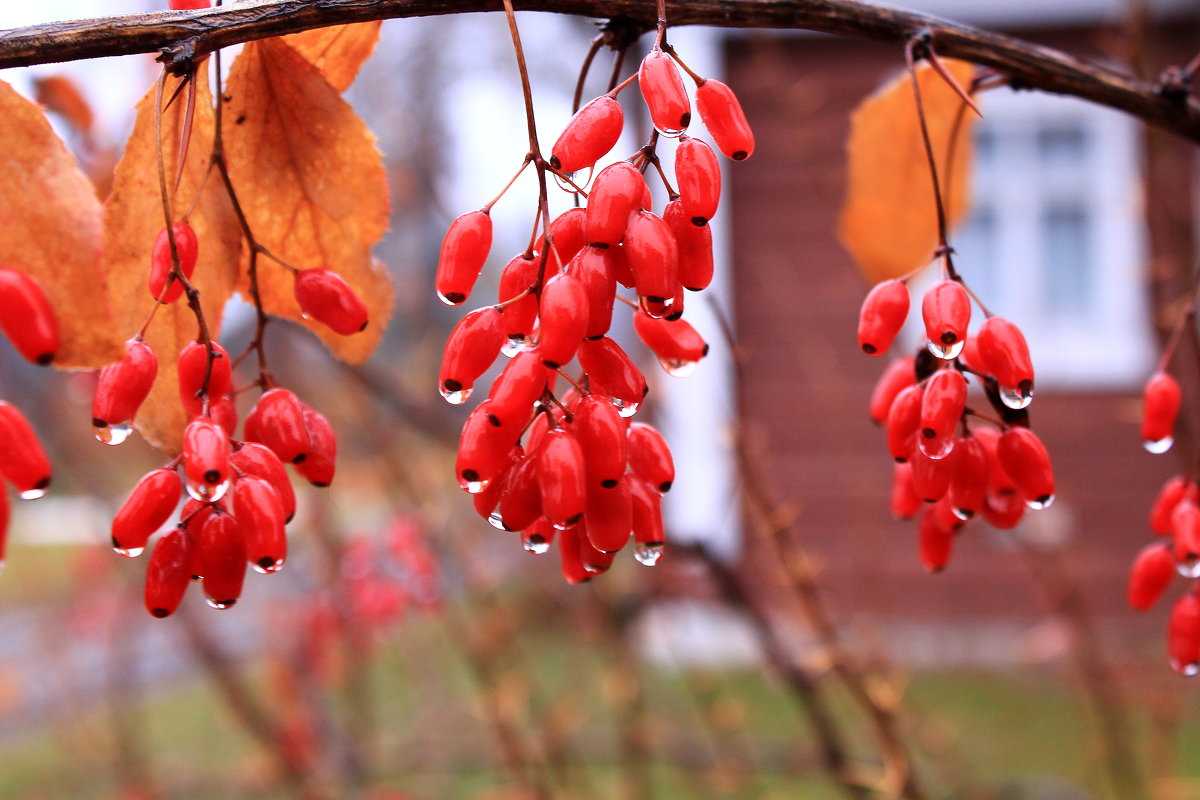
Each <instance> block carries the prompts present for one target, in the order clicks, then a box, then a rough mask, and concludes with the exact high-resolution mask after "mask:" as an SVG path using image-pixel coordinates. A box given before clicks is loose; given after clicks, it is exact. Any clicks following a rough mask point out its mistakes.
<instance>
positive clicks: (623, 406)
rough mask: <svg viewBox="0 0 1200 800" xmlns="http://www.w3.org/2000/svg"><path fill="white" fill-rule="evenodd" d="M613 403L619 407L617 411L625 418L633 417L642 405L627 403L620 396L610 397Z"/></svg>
mask: <svg viewBox="0 0 1200 800" xmlns="http://www.w3.org/2000/svg"><path fill="white" fill-rule="evenodd" d="M609 399H610V400H612V404H613V405H614V406H616V407H617V413H618V414H620V415H621V416H622V417H624V418H625V419H628V418H629V417H632V416H633V415H634V414H636V413H637V410H638V409H639V408H641V407H642V404H641V403H627V402H625V401H624V400H622V399H621V398H619V397H610V398H609Z"/></svg>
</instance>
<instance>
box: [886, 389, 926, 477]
mask: <svg viewBox="0 0 1200 800" xmlns="http://www.w3.org/2000/svg"><path fill="white" fill-rule="evenodd" d="M924 399H925V387H923V386H921V385H920V384H913V385H909V386H906V387H904V388H903V389H901V390H900V392H899V394H897V395H896V399H895V400H894V401H893V402H892V405H891V407H890V408H889V409H888V414H887V422H886V429H887V446H888V453H890V454H891V456H892V458H893V459H895V460H896V461H908V460H909V459H910V458H912V457H913V451H914V450H916V449H917V447H916V444H917V435H918V429H919V428H920V427H921V406H922V404H923V401H924Z"/></svg>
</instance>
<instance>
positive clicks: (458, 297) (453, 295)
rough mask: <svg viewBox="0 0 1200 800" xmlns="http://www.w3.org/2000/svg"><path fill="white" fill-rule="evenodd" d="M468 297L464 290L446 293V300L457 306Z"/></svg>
mask: <svg viewBox="0 0 1200 800" xmlns="http://www.w3.org/2000/svg"><path fill="white" fill-rule="evenodd" d="M466 299H467V296H466V295H465V294H463V293H462V292H450V294H448V295H446V301H447V302H448V303H450V304H451V305H455V306H456V305H458V304H459V303H461V302H462V301H464V300H466Z"/></svg>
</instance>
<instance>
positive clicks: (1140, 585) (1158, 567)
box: [1129, 543, 1175, 611]
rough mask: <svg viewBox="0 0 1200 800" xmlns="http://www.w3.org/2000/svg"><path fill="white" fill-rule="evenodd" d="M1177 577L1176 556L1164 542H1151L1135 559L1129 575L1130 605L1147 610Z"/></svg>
mask: <svg viewBox="0 0 1200 800" xmlns="http://www.w3.org/2000/svg"><path fill="white" fill-rule="evenodd" d="M1174 577H1175V557H1174V556H1173V555H1171V549H1170V548H1169V547H1167V546H1166V545H1164V544H1158V543H1155V544H1149V545H1146V546H1145V547H1143V548H1142V551H1141V552H1140V553H1138V555H1137V558H1136V559H1134V561H1133V569H1132V571H1131V572H1130V575H1129V605H1131V606H1133V607H1134V608H1136V609H1137V610H1138V611H1145V610H1146V609H1148V608H1150V606H1152V605H1154V604H1155V603H1156V602H1158V598H1160V597H1162V594H1163V592H1165V591H1166V590H1167V587H1168V586H1170V585H1171V579H1172V578H1174Z"/></svg>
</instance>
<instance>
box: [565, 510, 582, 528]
mask: <svg viewBox="0 0 1200 800" xmlns="http://www.w3.org/2000/svg"><path fill="white" fill-rule="evenodd" d="M581 519H583V512H580V513H578V514H576V515H575V516H573V517H571V518H570V519H568V520H567V524H568V525H576V524H578V523H579V520H581Z"/></svg>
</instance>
